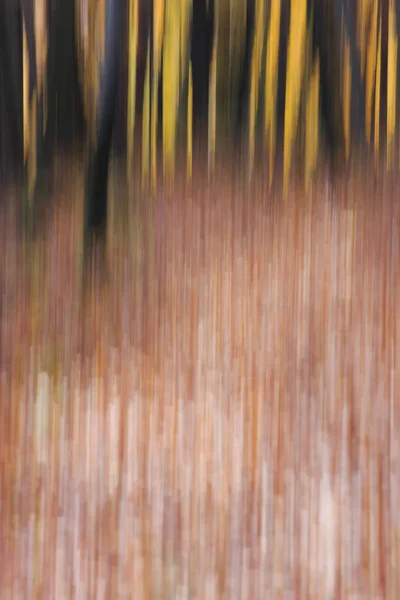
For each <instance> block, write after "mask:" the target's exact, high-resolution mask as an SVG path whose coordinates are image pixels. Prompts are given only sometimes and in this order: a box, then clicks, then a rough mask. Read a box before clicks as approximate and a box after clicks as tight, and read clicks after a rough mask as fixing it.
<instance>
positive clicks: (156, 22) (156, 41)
mask: <svg viewBox="0 0 400 600" xmlns="http://www.w3.org/2000/svg"><path fill="white" fill-rule="evenodd" d="M153 1H154V5H153V73H152V88H151V94H152V98H151V125H150V128H151V183H152V187H153V189H154V188H155V186H156V180H157V117H158V103H157V100H158V81H159V76H160V68H161V49H162V42H163V35H164V0H153Z"/></svg>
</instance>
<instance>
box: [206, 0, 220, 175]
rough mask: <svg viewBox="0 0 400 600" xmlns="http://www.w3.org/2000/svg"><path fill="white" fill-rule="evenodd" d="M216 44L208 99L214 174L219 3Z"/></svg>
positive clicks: (217, 3) (216, 2)
mask: <svg viewBox="0 0 400 600" xmlns="http://www.w3.org/2000/svg"><path fill="white" fill-rule="evenodd" d="M214 10H215V17H214V43H213V51H212V59H211V69H210V85H209V99H208V171H209V174H211V175H212V174H213V173H214V164H215V135H216V118H217V50H218V25H219V18H218V17H219V1H218V0H215V5H214Z"/></svg>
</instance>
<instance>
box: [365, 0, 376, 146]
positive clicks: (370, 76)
mask: <svg viewBox="0 0 400 600" xmlns="http://www.w3.org/2000/svg"><path fill="white" fill-rule="evenodd" d="M377 32H378V0H374V6H373V12H372V21H371V29H370V32H369V39H368V54H367V72H366V82H365V83H366V85H365V88H366V90H365V91H366V95H367V97H366V103H365V104H366V114H365V132H366V136H367V142H368V145H369V144H370V142H371V126H372V101H373V94H374V85H375V69H376V48H377Z"/></svg>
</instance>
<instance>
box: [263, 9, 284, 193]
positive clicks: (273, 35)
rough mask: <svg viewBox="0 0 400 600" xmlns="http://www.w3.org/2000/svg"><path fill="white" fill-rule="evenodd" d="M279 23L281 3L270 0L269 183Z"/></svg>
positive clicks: (267, 86) (267, 75)
mask: <svg viewBox="0 0 400 600" xmlns="http://www.w3.org/2000/svg"><path fill="white" fill-rule="evenodd" d="M280 21H281V1H280V0H271V13H270V18H269V30H268V38H267V58H266V61H267V64H266V70H265V136H267V135H268V134H269V183H270V185H271V183H272V176H273V172H274V165H275V151H276V149H275V145H276V98H277V91H278V58H279V37H280V35H279V34H280Z"/></svg>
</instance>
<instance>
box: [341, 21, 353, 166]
mask: <svg viewBox="0 0 400 600" xmlns="http://www.w3.org/2000/svg"><path fill="white" fill-rule="evenodd" d="M342 53H343V55H342V56H343V58H342V90H341V92H342V105H343V129H344V137H345V145H346V161H348V160H349V156H350V142H351V130H350V115H351V60H350V44H349V40H348V39H347V36H346V33H345V26H344V18H343V19H342Z"/></svg>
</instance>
